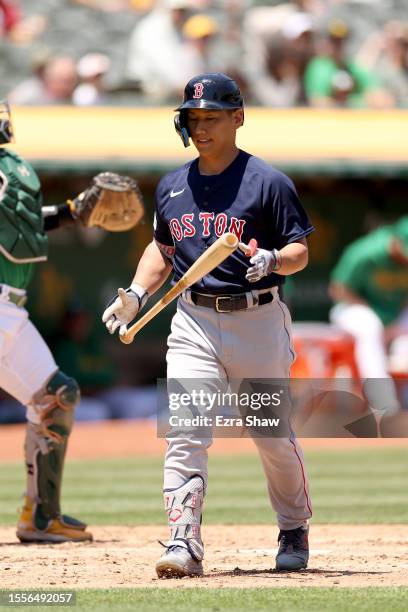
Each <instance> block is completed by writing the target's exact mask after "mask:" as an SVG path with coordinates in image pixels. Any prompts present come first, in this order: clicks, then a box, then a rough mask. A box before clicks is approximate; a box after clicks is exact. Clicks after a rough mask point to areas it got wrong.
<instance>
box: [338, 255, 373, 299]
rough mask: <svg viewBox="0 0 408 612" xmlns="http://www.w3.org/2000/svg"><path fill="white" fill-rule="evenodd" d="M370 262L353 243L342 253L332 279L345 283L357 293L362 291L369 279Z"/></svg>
mask: <svg viewBox="0 0 408 612" xmlns="http://www.w3.org/2000/svg"><path fill="white" fill-rule="evenodd" d="M368 263H369V262H368V260H367V258H366V257H364V256H362V253H361V252H360V251H359V249H358V245H354V244H353V245H351V246H349V247H348V248H347V249H346V250H345V251H344V252H343V254H342V255H341V257H340V259H339V261H338V262H337V264H336V266H335V268H334V269H333V271H332V273H331V277H330V279H331V281H333V282H335V283H341V284H342V285H345V286H346V287H347V288H348V289H351V290H352V291H354V292H355V293H361V291H362V290H363V287H364V284H365V281H366V279H367V273H368Z"/></svg>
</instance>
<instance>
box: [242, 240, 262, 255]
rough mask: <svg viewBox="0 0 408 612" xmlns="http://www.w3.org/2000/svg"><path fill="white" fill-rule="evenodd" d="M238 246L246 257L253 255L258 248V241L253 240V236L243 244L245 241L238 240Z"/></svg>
mask: <svg viewBox="0 0 408 612" xmlns="http://www.w3.org/2000/svg"><path fill="white" fill-rule="evenodd" d="M238 248H239V250H240V251H242V252H243V253H244V255H245V256H246V257H253V256H254V255H255V252H256V250H257V248H258V242H257V241H256V240H255V238H251V240H250V241H249V242H248V244H245V242H240V243H239V244H238Z"/></svg>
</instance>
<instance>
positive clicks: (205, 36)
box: [182, 14, 220, 75]
mask: <svg viewBox="0 0 408 612" xmlns="http://www.w3.org/2000/svg"><path fill="white" fill-rule="evenodd" d="M217 32H218V25H217V22H216V21H215V19H213V18H212V17H210V16H209V15H205V14H198V15H193V16H192V17H189V18H188V19H187V21H186V22H185V24H184V26H183V29H182V33H183V36H184V37H185V39H186V42H185V45H184V52H185V55H186V71H187V72H188V74H190V75H191V74H200V73H204V72H210V71H211V70H215V68H216V67H215V66H214V57H213V55H212V53H211V48H212V43H213V40H214V37H215V36H216V34H217ZM217 68H220V67H219V66H218V67H217Z"/></svg>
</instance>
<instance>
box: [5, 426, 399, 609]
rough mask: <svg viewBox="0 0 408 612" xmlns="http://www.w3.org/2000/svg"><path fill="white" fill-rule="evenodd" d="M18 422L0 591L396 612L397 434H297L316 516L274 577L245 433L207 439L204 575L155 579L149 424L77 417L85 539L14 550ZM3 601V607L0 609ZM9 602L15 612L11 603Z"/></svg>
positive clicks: (8, 479)
mask: <svg viewBox="0 0 408 612" xmlns="http://www.w3.org/2000/svg"><path fill="white" fill-rule="evenodd" d="M22 444H23V429H22V428H21V427H20V426H4V427H2V428H1V429H0V490H1V496H0V588H1V589H41V590H43V589H56V590H61V589H74V590H75V591H76V595H77V601H76V606H75V609H76V610H116V609H117V610H147V611H153V610H162V609H163V608H166V609H176V610H220V611H223V610H269V609H274V610H288V611H289V610H302V611H303V610H307V611H308V610H331V609H335V608H336V609H338V610H367V611H368V610H369V611H370V612H371V611H375V610H381V611H384V610H393V611H394V610H406V608H407V604H406V602H407V597H408V503H407V451H408V443H407V440H406V439H388V440H387V439H377V440H356V439H332V440H313V439H309V440H307V439H306V440H304V441H303V446H304V449H305V454H306V458H307V463H308V469H309V474H310V480H311V492H312V496H313V502H314V517H313V520H312V523H311V530H310V543H311V560H310V564H309V567H308V569H307V570H304V571H302V572H298V573H286V574H285V573H277V572H275V571H274V570H273V569H272V568H273V567H274V557H275V554H276V538H277V533H278V531H277V528H276V525H275V519H274V516H273V513H272V511H271V509H270V507H269V504H268V499H267V492H266V487H265V483H264V479H263V474H262V469H261V465H260V462H259V459H258V456H257V454H256V452H255V451H254V449H253V446H252V442H251V441H250V440H245V439H244V440H232V439H229V440H217V441H216V442H215V444H214V446H213V448H212V452H211V454H210V486H209V491H208V495H207V498H206V502H205V510H204V527H203V533H204V540H205V543H206V560H205V577H204V578H190V579H183V580H158V579H157V577H156V574H155V572H154V563H155V560H156V559H157V557H158V556H159V555H160V554H161V547H160V545H159V544H158V543H157V540H158V539H161V540H165V539H166V537H167V529H166V527H165V515H164V511H163V508H162V495H161V486H162V485H161V480H162V453H163V449H164V442H163V440H158V439H157V438H156V432H155V424H154V423H152V422H145V423H131V422H112V423H102V424H80V425H77V427H76V429H75V432H74V433H73V436H72V440H71V446H70V449H69V457H68V461H67V465H66V473H65V487H64V496H63V500H64V504H63V506H64V511H65V512H66V513H68V514H73V515H75V514H77V515H78V517H80V518H81V519H83V520H85V521H87V522H88V523H89V525H90V528H91V530H92V532H93V534H94V542H92V543H85V544H71V543H69V544H67V543H66V544H59V545H48V544H47V545H37V544H31V545H20V544H18V543H17V541H16V538H15V533H14V532H15V523H16V519H17V508H18V506H19V504H20V503H21V492H22V490H23V486H24V473H23V467H22V461H21V454H22V450H21V449H22ZM2 609H7V608H2ZM10 609H15V606H14V607H13V608H10Z"/></svg>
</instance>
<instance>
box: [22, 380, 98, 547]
mask: <svg viewBox="0 0 408 612" xmlns="http://www.w3.org/2000/svg"><path fill="white" fill-rule="evenodd" d="M79 397H80V395H79V388H78V385H77V383H76V381H75V380H74V379H73V378H68V377H67V376H65V374H63V373H62V372H60V371H58V372H56V373H55V374H54V375H53V376H52V378H51V379H50V380H49V382H48V383H47V384H46V385H45V388H44V389H42V390H41V391H40V392H38V393H37V394H36V395H35V396H34V398H33V400H32V403H31V407H32V408H34V409H35V412H36V414H38V416H39V420H40V422H39V423H33V422H30V421H29V422H28V423H27V431H26V441H25V458H26V467H27V494H26V498H25V504H24V507H23V510H22V512H21V515H20V519H19V522H18V526H17V537H18V538H19V539H20V540H21V541H22V542H36V541H43V542H44V541H49V542H66V541H74V542H75V541H83V540H91V539H92V535H91V534H90V533H89V532H87V531H85V528H86V525H84V524H83V523H81V522H80V521H77V520H76V519H72V518H70V517H68V516H63V515H62V514H61V508H60V498H61V481H62V473H63V468H64V460H65V453H66V448H67V442H68V437H69V434H70V433H71V429H72V424H73V420H74V411H75V406H76V405H77V403H78V401H79Z"/></svg>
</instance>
